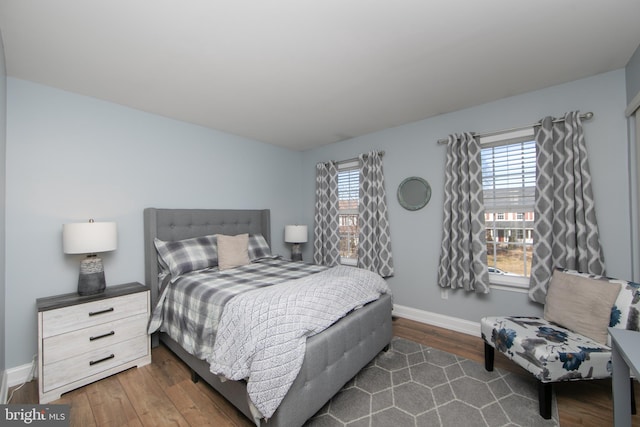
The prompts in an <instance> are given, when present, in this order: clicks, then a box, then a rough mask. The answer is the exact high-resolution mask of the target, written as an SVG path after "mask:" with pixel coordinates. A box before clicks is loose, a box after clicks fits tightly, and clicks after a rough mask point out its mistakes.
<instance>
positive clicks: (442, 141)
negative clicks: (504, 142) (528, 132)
mask: <svg viewBox="0 0 640 427" xmlns="http://www.w3.org/2000/svg"><path fill="white" fill-rule="evenodd" d="M580 118H581V119H585V120H590V119H591V118H593V113H592V112H591V111H589V112H588V113H584V114H580ZM563 121H564V118H560V119H555V120H554V121H553V123H560V122H563ZM540 122H541V121H540ZM540 122H537V123H534V124H532V125H528V126H518V127H517V128H511V129H504V130H498V131H493V132H486V133H480V134H476V133H473V132H472V134H473V136H475V137H478V138H482V137H484V136H493V135H497V134H500V133H506V132H514V131H517V130H523V129H528V128H532V127H534V126H538V125H540ZM447 142H449V139H448V138H442V139H439V140H438V145H444V144H446V143H447Z"/></svg>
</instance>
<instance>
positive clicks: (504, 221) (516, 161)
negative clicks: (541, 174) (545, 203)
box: [481, 141, 536, 276]
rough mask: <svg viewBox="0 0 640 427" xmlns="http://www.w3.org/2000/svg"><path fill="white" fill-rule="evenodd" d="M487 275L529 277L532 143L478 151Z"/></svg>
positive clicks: (533, 185)
mask: <svg viewBox="0 0 640 427" xmlns="http://www.w3.org/2000/svg"><path fill="white" fill-rule="evenodd" d="M481 156H482V188H483V195H484V205H485V226H486V233H487V261H488V266H489V272H490V273H494V274H500V275H516V276H529V275H530V274H531V257H532V252H533V235H532V234H533V220H534V213H533V206H534V201H535V200H534V199H535V178H536V160H535V157H536V149H535V142H534V141H525V142H516V143H508V144H506V145H496V146H492V147H487V148H482V154H481Z"/></svg>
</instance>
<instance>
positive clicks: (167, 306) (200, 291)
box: [149, 257, 327, 359]
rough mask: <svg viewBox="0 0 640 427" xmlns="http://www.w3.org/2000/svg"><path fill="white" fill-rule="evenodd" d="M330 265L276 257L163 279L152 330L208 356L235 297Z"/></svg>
mask: <svg viewBox="0 0 640 427" xmlns="http://www.w3.org/2000/svg"><path fill="white" fill-rule="evenodd" d="M326 269H327V267H324V266H320V265H312V264H304V263H300V262H291V261H285V260H283V259H280V258H278V257H273V258H263V259H259V260H255V261H254V262H252V263H250V264H248V265H244V266H241V267H237V268H233V269H229V270H224V271H222V272H221V271H219V270H218V268H217V267H215V268H209V269H205V270H199V271H193V272H190V273H187V274H184V275H182V276H180V278H179V279H177V280H175V281H174V282H173V283H172V284H169V283H168V282H169V281H168V280H166V279H168V277H167V278H165V280H162V286H163V288H162V289H161V290H160V298H159V299H158V302H157V304H156V307H155V308H154V311H153V314H152V317H151V320H150V322H149V333H152V332H155V331H157V330H158V329H160V330H161V331H162V332H166V333H167V334H168V335H169V336H170V337H171V338H172V339H173V340H175V341H176V342H177V343H178V344H180V345H181V346H182V348H184V349H185V350H186V351H188V352H189V353H191V354H193V355H194V356H196V357H198V358H200V359H206V358H207V357H209V356H210V355H211V353H212V351H213V343H214V341H215V337H216V333H217V330H218V323H219V320H220V316H221V314H222V309H223V307H224V305H225V304H226V303H227V302H228V301H229V300H230V299H231V298H233V297H234V296H236V295H239V294H241V293H243V292H247V291H251V290H254V289H258V288H262V287H265V286H270V285H275V284H277V283H282V282H285V281H288V280H292V279H298V278H301V277H305V276H308V275H310V274H314V273H318V272H320V271H324V270H326Z"/></svg>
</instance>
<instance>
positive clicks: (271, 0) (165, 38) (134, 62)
mask: <svg viewBox="0 0 640 427" xmlns="http://www.w3.org/2000/svg"><path fill="white" fill-rule="evenodd" d="M0 30H1V31H2V36H3V39H4V47H5V57H6V64H7V74H8V75H9V76H12V77H16V78H20V79H25V80H30V81H34V82H38V83H42V84H45V85H49V86H53V87H58V88H61V89H65V90H69V91H72V92H76V93H80V94H84V95H89V96H93V97H96V98H101V99H105V100H108V101H112V102H115V103H118V104H122V105H126V106H130V107H133V108H137V109H140V110H144V111H148V112H151V113H155V114H160V115H163V116H167V117H172V118H175V119H178V120H182V121H186V122H190V123H196V124H199V125H202V126H207V127H211V128H215V129H218V130H222V131H226V132H230V133H233V134H237V135H241V136H245V137H248V138H253V139H256V140H260V141H264V142H267V143H271V144H275V145H279V146H284V147H289V148H292V149H296V150H306V149H310V148H312V147H316V146H320V145H323V144H329V143H333V142H337V141H341V140H345V139H348V138H351V137H355V136H359V135H363V134H367V133H370V132H375V131H377V130H380V129H384V128H388V127H392V126H398V125H401V124H405V123H409V122H413V121H416V120H421V119H424V118H427V117H431V116H434V115H437V114H442V113H446V112H450V111H455V110H459V109H462V108H466V107H470V106H474V105H478V104H482V103H485V102H489V101H493V100H496V99H500V98H504V97H507V96H512V95H516V94H519V93H524V92H528V91H531V90H536V89H541V88H544V87H549V86H552V85H556V84H560V83H564V82H568V81H572V80H576V79H579V78H583V77H587V76H591V75H595V74H599V73H603V72H606V71H610V70H614V69H619V68H622V67H624V66H625V65H626V64H627V62H628V60H629V58H630V57H631V55H632V54H633V52H634V51H635V49H636V48H637V47H638V45H639V44H640V1H638V0H606V1H605V0H599V1H598V0H562V1H557V0H535V1H534V0H529V1H514V0H484V1H479V0H458V1H455V0H387V1H383V0H316V1H313V0H261V1H258V0H153V1H152V0H110V1H104V0H101V1H98V0H0Z"/></svg>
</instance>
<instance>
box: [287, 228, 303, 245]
mask: <svg viewBox="0 0 640 427" xmlns="http://www.w3.org/2000/svg"><path fill="white" fill-rule="evenodd" d="M284 241H285V242H287V243H305V242H306V241H307V226H306V225H286V226H285V227H284Z"/></svg>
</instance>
